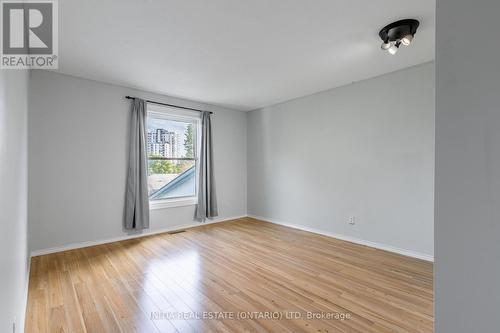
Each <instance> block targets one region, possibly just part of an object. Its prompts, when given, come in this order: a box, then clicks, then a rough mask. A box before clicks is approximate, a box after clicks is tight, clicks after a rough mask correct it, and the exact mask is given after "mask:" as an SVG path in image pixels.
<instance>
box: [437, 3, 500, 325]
mask: <svg viewBox="0 0 500 333" xmlns="http://www.w3.org/2000/svg"><path fill="white" fill-rule="evenodd" d="M499 13H500V2H499V1H497V0H478V1H465V0H438V1H437V44H436V45H437V56H436V64H437V72H436V79H437V85H436V88H437V107H436V266H435V267H436V269H435V280H434V281H435V295H436V304H435V309H436V332H438V333H448V332H453V333H462V332H463V333H465V332H467V333H468V332H485V333H486V332H498V331H499V327H500V316H499V314H498V311H499V309H500V286H499V282H500V45H499V43H498V38H495V41H492V40H491V38H490V36H498V33H499V32H500V27H499V26H498V14H499ZM469 41H473V44H474V46H473V47H471V45H470V43H469Z"/></svg>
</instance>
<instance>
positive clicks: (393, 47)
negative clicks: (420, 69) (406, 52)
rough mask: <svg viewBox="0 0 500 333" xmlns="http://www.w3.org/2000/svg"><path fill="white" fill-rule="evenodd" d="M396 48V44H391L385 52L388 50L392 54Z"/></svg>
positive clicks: (396, 50) (395, 51)
mask: <svg viewBox="0 0 500 333" xmlns="http://www.w3.org/2000/svg"><path fill="white" fill-rule="evenodd" d="M398 49H399V48H398V46H397V45H396V44H394V45H393V46H391V47H390V48H388V49H387V52H389V53H390V54H392V55H395V54H396V53H397V52H398Z"/></svg>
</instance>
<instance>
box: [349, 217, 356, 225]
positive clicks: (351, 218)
mask: <svg viewBox="0 0 500 333" xmlns="http://www.w3.org/2000/svg"><path fill="white" fill-rule="evenodd" d="M349 224H350V225H355V224H356V222H355V221H354V216H349Z"/></svg>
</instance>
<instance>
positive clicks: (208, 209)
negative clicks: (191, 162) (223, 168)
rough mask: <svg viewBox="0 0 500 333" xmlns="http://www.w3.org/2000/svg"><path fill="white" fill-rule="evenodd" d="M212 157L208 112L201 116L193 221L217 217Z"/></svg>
mask: <svg viewBox="0 0 500 333" xmlns="http://www.w3.org/2000/svg"><path fill="white" fill-rule="evenodd" d="M213 159H214V155H213V147H212V124H211V121H210V112H203V113H202V115H201V147H200V161H199V163H200V167H199V168H200V173H199V179H198V180H199V186H198V204H197V205H196V212H195V219H197V220H198V221H202V222H203V221H205V219H207V218H212V217H215V216H218V215H219V212H218V210H217V197H216V194H215V178H214V160H213Z"/></svg>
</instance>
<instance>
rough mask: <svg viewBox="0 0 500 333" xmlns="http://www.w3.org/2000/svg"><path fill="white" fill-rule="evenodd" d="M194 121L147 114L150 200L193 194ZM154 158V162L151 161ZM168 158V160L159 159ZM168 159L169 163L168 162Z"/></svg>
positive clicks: (194, 192)
mask: <svg viewBox="0 0 500 333" xmlns="http://www.w3.org/2000/svg"><path fill="white" fill-rule="evenodd" d="M196 124H197V123H196V122H195V121H194V120H193V121H190V120H189V119H188V120H187V121H183V120H178V119H169V118H168V116H163V115H159V116H156V114H154V113H153V114H149V115H148V124H147V153H148V157H149V158H151V159H149V160H148V173H149V176H148V188H149V198H150V200H162V199H170V198H179V197H190V196H194V195H195V194H196V162H195V160H176V158H195V152H196V147H195V144H196V129H197V128H196ZM154 158H158V159H154ZM161 158H168V159H169V160H162V159H161ZM170 159H171V160H170Z"/></svg>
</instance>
